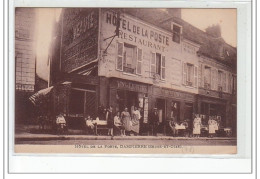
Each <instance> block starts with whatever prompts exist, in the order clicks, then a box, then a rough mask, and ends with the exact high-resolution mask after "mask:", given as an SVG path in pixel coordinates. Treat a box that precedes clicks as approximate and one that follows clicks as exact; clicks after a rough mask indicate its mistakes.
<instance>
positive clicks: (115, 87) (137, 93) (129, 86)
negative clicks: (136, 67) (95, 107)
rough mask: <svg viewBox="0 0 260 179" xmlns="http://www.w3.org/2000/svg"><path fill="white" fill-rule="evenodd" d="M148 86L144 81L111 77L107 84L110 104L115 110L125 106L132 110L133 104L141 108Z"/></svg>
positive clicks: (120, 109)
mask: <svg viewBox="0 0 260 179" xmlns="http://www.w3.org/2000/svg"><path fill="white" fill-rule="evenodd" d="M149 87H150V85H148V84H144V83H138V82H134V81H128V80H123V79H116V78H111V79H110V84H109V91H110V92H109V101H110V105H111V106H113V107H114V110H115V112H116V111H120V112H121V111H123V110H124V108H125V107H127V108H128V109H129V110H133V109H132V108H133V106H135V107H139V108H141V109H143V108H144V99H146V98H147V97H148V91H149V90H148V89H149ZM130 112H131V111H130Z"/></svg>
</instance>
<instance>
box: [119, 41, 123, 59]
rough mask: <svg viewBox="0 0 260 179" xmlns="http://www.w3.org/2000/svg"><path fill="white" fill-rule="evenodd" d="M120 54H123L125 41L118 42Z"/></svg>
mask: <svg viewBox="0 0 260 179" xmlns="http://www.w3.org/2000/svg"><path fill="white" fill-rule="evenodd" d="M118 55H120V56H122V55H123V43H118Z"/></svg>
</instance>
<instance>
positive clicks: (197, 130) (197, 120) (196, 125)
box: [193, 114, 201, 137]
mask: <svg viewBox="0 0 260 179" xmlns="http://www.w3.org/2000/svg"><path fill="white" fill-rule="evenodd" d="M200 128H201V118H200V117H199V115H198V114H195V119H194V121H193V135H194V136H195V137H200Z"/></svg>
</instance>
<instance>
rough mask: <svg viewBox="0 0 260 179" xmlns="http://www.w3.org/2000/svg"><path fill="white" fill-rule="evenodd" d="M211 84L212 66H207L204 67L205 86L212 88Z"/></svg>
mask: <svg viewBox="0 0 260 179" xmlns="http://www.w3.org/2000/svg"><path fill="white" fill-rule="evenodd" d="M210 86H211V68H210V67H208V66H205V69H204V88H206V89H210Z"/></svg>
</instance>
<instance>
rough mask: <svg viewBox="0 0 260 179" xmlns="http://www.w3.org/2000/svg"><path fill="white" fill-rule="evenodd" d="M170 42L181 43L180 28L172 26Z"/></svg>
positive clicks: (175, 25)
mask: <svg viewBox="0 0 260 179" xmlns="http://www.w3.org/2000/svg"><path fill="white" fill-rule="evenodd" d="M172 32H173V33H172V41H174V42H176V43H180V42H181V32H182V27H181V26H180V25H177V24H174V23H173V24H172Z"/></svg>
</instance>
